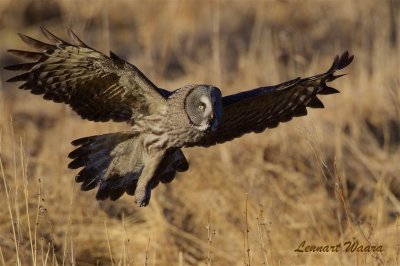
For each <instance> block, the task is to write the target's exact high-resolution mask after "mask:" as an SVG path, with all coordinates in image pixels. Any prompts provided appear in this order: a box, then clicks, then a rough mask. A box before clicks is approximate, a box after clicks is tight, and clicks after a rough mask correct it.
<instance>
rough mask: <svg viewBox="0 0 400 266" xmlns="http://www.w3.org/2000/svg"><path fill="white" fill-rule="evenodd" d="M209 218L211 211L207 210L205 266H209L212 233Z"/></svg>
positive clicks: (210, 263) (210, 262)
mask: <svg viewBox="0 0 400 266" xmlns="http://www.w3.org/2000/svg"><path fill="white" fill-rule="evenodd" d="M210 216H211V210H208V219H207V240H208V249H207V261H206V265H209V266H211V265H212V261H211V242H212V233H211V224H210Z"/></svg>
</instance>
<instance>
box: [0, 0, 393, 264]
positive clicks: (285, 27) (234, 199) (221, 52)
mask: <svg viewBox="0 0 400 266" xmlns="http://www.w3.org/2000/svg"><path fill="white" fill-rule="evenodd" d="M143 2H144V1H143ZM143 2H142V1H115V2H111V1H88V2H83V1H72V0H64V1H58V2H53V1H44V0H43V1H33V2H27V1H24V2H21V1H11V0H0V65H1V66H4V65H7V64H12V63H17V62H19V61H17V60H18V59H16V58H13V57H11V56H10V55H8V54H7V53H6V52H5V51H6V49H7V48H13V49H27V47H26V46H25V45H24V44H23V43H22V41H20V39H19V38H18V36H17V34H16V33H17V32H22V33H25V34H28V35H30V36H33V37H36V38H42V36H41V34H40V30H39V26H41V25H43V26H46V27H47V28H48V29H50V30H51V31H53V32H54V33H56V34H57V35H60V36H61V37H65V38H66V37H67V34H66V29H67V28H68V27H69V26H72V28H73V29H74V31H75V32H76V33H77V34H78V35H79V36H80V37H81V38H82V39H83V40H85V41H86V42H87V43H88V44H90V45H91V46H93V47H95V48H96V49H98V50H99V51H102V52H105V53H108V50H109V49H110V48H111V49H112V50H113V51H114V52H115V53H116V54H118V55H120V56H121V57H122V58H125V59H127V60H128V61H130V62H132V63H134V64H135V65H136V66H137V67H139V68H140V69H141V70H142V71H143V72H144V73H145V74H146V75H147V76H148V77H149V78H150V79H151V80H153V81H154V82H155V83H156V84H157V85H158V86H160V87H163V88H167V89H174V88H177V87H180V86H183V85H185V84H190V83H209V84H214V85H216V86H218V87H219V88H221V90H222V91H223V93H224V94H225V95H226V94H230V93H234V92H238V91H240V90H245V89H250V88H255V87H260V86H263V85H273V84H276V83H280V82H282V81H285V80H288V79H291V78H295V77H297V76H307V75H313V74H318V73H322V72H323V71H325V70H327V68H328V67H329V66H330V64H331V61H332V60H333V58H334V56H335V55H336V54H339V53H341V52H343V51H345V50H349V51H350V52H351V53H353V54H355V60H354V62H353V63H352V65H351V66H350V67H349V68H348V69H346V71H345V72H346V73H349V75H347V76H345V77H343V78H341V79H338V80H336V81H334V82H333V83H332V86H333V87H335V88H338V89H340V91H341V92H342V93H341V94H336V95H330V96H322V97H321V99H322V100H323V101H324V103H325V107H326V108H325V109H312V110H309V114H308V115H307V116H306V117H302V118H297V119H294V120H293V121H291V122H289V123H285V124H281V125H280V126H279V127H278V128H276V129H273V130H267V131H266V132H263V133H261V134H257V135H256V134H249V135H246V136H244V137H242V138H240V139H238V140H235V141H232V142H229V143H227V144H224V145H218V146H215V147H211V148H207V149H205V148H193V149H185V150H184V152H185V154H186V155H187V157H188V159H189V160H190V170H189V171H188V172H186V173H183V174H180V175H178V176H177V178H176V179H175V180H174V181H173V182H172V183H170V184H168V185H163V184H161V185H159V186H158V187H157V188H156V189H155V190H154V191H153V194H152V200H151V202H150V205H149V206H148V207H146V208H138V207H137V206H136V204H135V203H134V199H133V198H132V197H129V196H126V195H125V196H123V197H122V198H121V199H120V200H118V201H116V202H111V201H104V202H97V201H96V200H95V193H96V192H95V191H94V190H93V191H90V192H82V191H80V189H79V186H78V185H76V184H75V183H74V175H75V174H76V172H75V171H72V170H69V169H68V168H67V164H68V159H67V154H68V153H69V152H70V151H71V150H72V148H73V147H72V146H71V145H70V142H71V141H72V140H74V139H77V138H80V137H84V136H88V135H93V134H101V133H105V132H113V131H117V130H119V129H126V128H127V125H124V124H116V123H93V122H88V121H84V120H81V119H80V118H79V117H78V116H77V115H76V114H74V113H73V112H72V111H71V110H69V108H68V107H66V106H63V105H60V104H55V103H51V102H47V101H44V100H43V99H41V97H38V96H34V95H31V94H29V93H28V92H26V91H20V90H18V89H17V85H16V84H8V83H5V80H6V79H7V78H9V77H10V76H11V75H12V73H10V72H9V71H6V70H1V76H0V77H1V83H0V265H1V264H3V265H111V264H113V265H276V266H279V265H400V216H399V215H400V78H399V69H400V40H399V38H400V30H399V26H400V25H399V24H400V2H399V1H397V0H391V1H390V0H389V1H383V0H382V1H378V0H376V1H372V0H370V1H367V0H366V1H361V0H354V1H344V0H343V1H316V0H315V1H307V2H302V1H266V2H262V1H234V2H228V1H221V2H217V1H213V2H211V1H208V2H207V1H149V2H147V3H143ZM303 241H305V246H307V245H317V246H326V245H329V246H336V245H339V246H340V245H342V246H341V248H340V250H341V251H339V252H334V251H332V250H330V251H329V252H295V249H297V248H299V245H300V244H301V243H302V242H303ZM346 241H352V243H355V242H356V241H358V243H359V245H363V246H364V247H367V246H368V245H370V246H377V247H379V246H382V247H381V248H382V252H346V250H345V247H346V245H344V244H345V242H346ZM300 249H302V250H305V249H306V248H305V247H304V248H300Z"/></svg>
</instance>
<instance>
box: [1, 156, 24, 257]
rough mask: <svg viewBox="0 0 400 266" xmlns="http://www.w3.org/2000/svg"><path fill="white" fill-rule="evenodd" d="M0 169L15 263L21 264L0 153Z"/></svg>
mask: <svg viewBox="0 0 400 266" xmlns="http://www.w3.org/2000/svg"><path fill="white" fill-rule="evenodd" d="M0 170H1V176H2V178H3V184H4V192H5V195H6V202H7V208H8V213H9V215H10V222H11V229H12V233H13V238H14V245H15V253H16V254H15V255H16V260H17V265H21V262H20V257H19V246H18V243H17V242H18V240H17V230H16V228H15V222H14V216H13V213H12V210H11V202H10V200H11V199H10V194H9V191H8V187H7V181H6V175H5V173H4V168H3V161H2V157H1V154H0Z"/></svg>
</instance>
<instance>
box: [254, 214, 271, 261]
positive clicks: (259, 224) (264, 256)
mask: <svg viewBox="0 0 400 266" xmlns="http://www.w3.org/2000/svg"><path fill="white" fill-rule="evenodd" d="M256 219H257V230H258V241H259V244H260V251H261V261H262V264H264V265H269V261H268V257H267V252H266V250H267V248H266V246H265V241H264V236H263V230H262V226H263V224H264V218H263V209H262V206H260V213H259V215H258V217H257V218H256Z"/></svg>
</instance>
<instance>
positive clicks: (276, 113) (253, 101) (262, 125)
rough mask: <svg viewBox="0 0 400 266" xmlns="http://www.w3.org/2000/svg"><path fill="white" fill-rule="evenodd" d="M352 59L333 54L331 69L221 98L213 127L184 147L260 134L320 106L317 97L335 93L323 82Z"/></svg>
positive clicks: (335, 76) (329, 79)
mask: <svg viewBox="0 0 400 266" xmlns="http://www.w3.org/2000/svg"><path fill="white" fill-rule="evenodd" d="M353 58H354V56H353V55H349V53H348V52H345V53H343V54H342V55H341V56H340V57H339V56H336V58H335V60H334V62H333V64H332V66H331V68H330V69H329V70H328V71H327V72H325V73H323V74H320V75H316V76H312V77H308V78H297V79H294V80H291V81H288V82H285V83H282V84H279V85H276V86H271V87H261V88H257V89H253V90H250V91H244V92H240V93H238V94H234V95H229V96H226V97H223V98H222V105H223V113H222V119H221V122H220V124H219V126H218V128H217V130H216V131H214V132H210V133H209V134H208V135H206V136H205V137H204V138H203V139H201V140H200V141H199V142H197V143H194V144H192V145H188V146H205V147H208V146H211V145H215V144H219V143H223V142H226V141H230V140H232V139H234V138H238V137H240V136H242V135H244V134H246V133H251V132H255V133H260V132H262V131H264V130H265V129H267V128H275V127H277V126H278V124H279V123H281V122H287V121H290V120H291V119H292V118H293V117H296V116H304V115H306V114H307V109H306V107H311V108H323V107H324V105H323V104H322V102H321V101H320V100H319V99H318V97H317V96H318V95H324V94H333V93H338V92H339V91H338V90H336V89H334V88H331V87H329V86H328V85H327V82H330V81H333V80H335V79H336V78H338V77H341V76H343V75H334V74H335V71H336V70H340V69H343V68H345V67H346V66H348V65H349V64H350V63H351V62H352V60H353Z"/></svg>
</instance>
